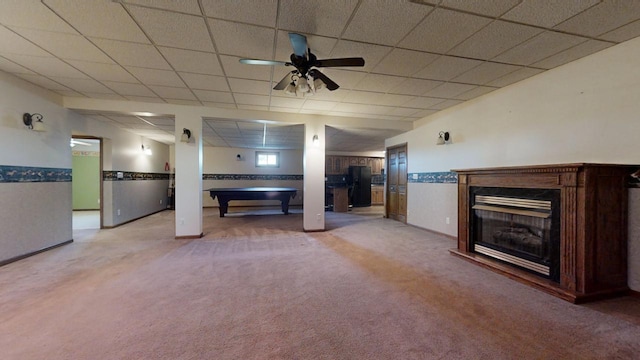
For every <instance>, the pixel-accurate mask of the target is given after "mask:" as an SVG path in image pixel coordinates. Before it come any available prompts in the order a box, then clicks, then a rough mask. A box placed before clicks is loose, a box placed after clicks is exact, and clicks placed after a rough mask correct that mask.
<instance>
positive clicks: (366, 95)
mask: <svg viewBox="0 0 640 360" xmlns="http://www.w3.org/2000/svg"><path fill="white" fill-rule="evenodd" d="M383 95H384V93H381V92H370V91H357V90H354V91H350V92H349V94H347V96H345V97H344V99H343V101H344V102H348V103H356V104H377V103H378V100H380V99H381V98H382V96H383Z"/></svg>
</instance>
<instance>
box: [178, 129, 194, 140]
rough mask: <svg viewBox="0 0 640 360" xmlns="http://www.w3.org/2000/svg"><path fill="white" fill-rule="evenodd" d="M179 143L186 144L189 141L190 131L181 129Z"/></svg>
mask: <svg viewBox="0 0 640 360" xmlns="http://www.w3.org/2000/svg"><path fill="white" fill-rule="evenodd" d="M180 141H181V142H184V143H188V142H190V141H191V130H189V129H187V128H184V129H182V136H181V137H180Z"/></svg>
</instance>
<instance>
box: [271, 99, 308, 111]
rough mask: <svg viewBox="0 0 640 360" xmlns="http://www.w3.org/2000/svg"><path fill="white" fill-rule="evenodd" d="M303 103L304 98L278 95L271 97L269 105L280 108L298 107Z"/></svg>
mask: <svg viewBox="0 0 640 360" xmlns="http://www.w3.org/2000/svg"><path fill="white" fill-rule="evenodd" d="M303 103H304V99H300V98H295V97H280V96H272V97H271V106H275V107H280V108H294V109H300V108H301V107H302V104H303Z"/></svg>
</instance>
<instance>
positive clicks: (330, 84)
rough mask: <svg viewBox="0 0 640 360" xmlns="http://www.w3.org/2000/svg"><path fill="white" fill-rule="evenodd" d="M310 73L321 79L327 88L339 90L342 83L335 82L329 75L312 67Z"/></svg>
mask: <svg viewBox="0 0 640 360" xmlns="http://www.w3.org/2000/svg"><path fill="white" fill-rule="evenodd" d="M309 75H311V76H312V77H313V78H314V79H316V78H317V79H320V80H322V82H323V83H324V84H325V85H326V86H327V89H329V90H331V91H333V90H337V89H338V88H339V87H340V85H338V84H336V83H335V82H333V80H331V79H329V77H328V76H327V75H325V74H323V73H321V72H320V71H318V70H316V69H311V70H310V71H309Z"/></svg>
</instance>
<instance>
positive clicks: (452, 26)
mask: <svg viewBox="0 0 640 360" xmlns="http://www.w3.org/2000/svg"><path fill="white" fill-rule="evenodd" d="M489 22H491V20H490V19H487V18H485V17H480V16H474V15H470V14H465V13H461V12H457V11H451V10H446V9H436V10H434V11H433V12H432V13H431V14H429V16H427V18H426V19H425V20H423V21H422V22H421V23H420V25H418V26H417V27H416V28H415V29H413V30H412V31H411V33H409V35H408V36H407V37H406V38H405V39H404V40H402V42H401V43H400V46H401V47H404V48H409V49H415V50H423V51H430V52H435V53H440V54H443V53H446V52H447V51H449V50H450V49H451V48H452V47H454V46H455V45H456V44H458V43H460V42H461V41H463V40H464V39H466V38H468V37H469V36H471V35H472V34H473V33H475V32H476V31H478V30H480V29H481V28H483V27H484V26H486V25H487V24H488V23H489ZM425 34H428V35H425Z"/></svg>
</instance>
